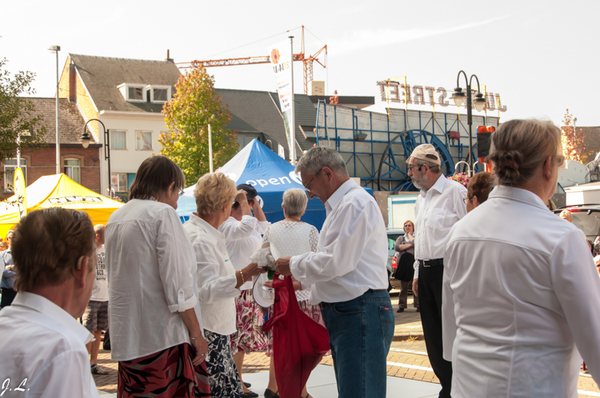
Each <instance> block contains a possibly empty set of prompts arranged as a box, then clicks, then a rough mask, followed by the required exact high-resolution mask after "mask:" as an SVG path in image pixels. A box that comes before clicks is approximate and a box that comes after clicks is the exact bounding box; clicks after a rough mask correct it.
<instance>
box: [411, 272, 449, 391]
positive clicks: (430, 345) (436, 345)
mask: <svg viewBox="0 0 600 398" xmlns="http://www.w3.org/2000/svg"><path fill="white" fill-rule="evenodd" d="M443 277H444V267H443V266H441V265H438V266H435V267H424V266H423V265H419V291H418V293H419V306H420V308H421V324H422V325H423V335H424V336H425V345H426V346H427V355H428V356H429V362H430V363H431V367H432V368H433V372H434V373H435V375H436V376H437V378H438V379H440V383H441V385H442V390H441V391H440V395H439V396H440V397H444V398H446V397H448V398H449V397H450V389H451V387H452V362H448V361H446V360H445V359H444V358H443V357H442V355H443V350H442V281H443Z"/></svg>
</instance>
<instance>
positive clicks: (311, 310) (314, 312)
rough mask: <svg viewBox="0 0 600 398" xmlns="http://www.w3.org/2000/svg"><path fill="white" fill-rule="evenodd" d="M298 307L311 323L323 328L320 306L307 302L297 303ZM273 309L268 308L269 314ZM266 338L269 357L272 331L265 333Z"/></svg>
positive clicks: (271, 351)
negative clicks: (313, 322)
mask: <svg viewBox="0 0 600 398" xmlns="http://www.w3.org/2000/svg"><path fill="white" fill-rule="evenodd" d="M298 306H299V307H300V309H301V310H302V312H304V313H305V314H306V315H308V316H309V317H310V318H311V319H312V320H313V321H315V322H317V323H319V324H321V325H323V326H325V322H323V315H321V305H310V303H309V302H308V300H302V301H298ZM272 309H273V307H269V312H271V311H272ZM267 336H268V339H269V340H268V347H267V352H266V354H267V356H268V357H270V356H272V355H273V329H271V330H269V332H268V333H267Z"/></svg>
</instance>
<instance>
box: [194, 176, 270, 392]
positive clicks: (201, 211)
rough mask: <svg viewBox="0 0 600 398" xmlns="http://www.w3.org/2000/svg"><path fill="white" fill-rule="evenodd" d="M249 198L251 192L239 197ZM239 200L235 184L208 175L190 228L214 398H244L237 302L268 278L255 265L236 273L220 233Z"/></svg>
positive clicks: (202, 181) (198, 192) (202, 180)
mask: <svg viewBox="0 0 600 398" xmlns="http://www.w3.org/2000/svg"><path fill="white" fill-rule="evenodd" d="M237 195H238V196H240V198H245V195H246V194H245V192H244V191H240V192H238V193H237ZM234 197H236V188H235V184H234V182H233V181H232V180H231V179H229V178H228V177H226V176H225V175H224V174H222V173H210V174H205V175H204V176H203V177H201V178H200V179H199V180H198V184H196V189H195V190H194V198H195V199H196V208H197V212H195V213H192V215H191V216H190V220H189V221H188V222H186V223H185V224H184V226H183V227H184V229H185V231H186V232H187V234H188V236H189V238H190V241H191V242H192V245H193V247H194V252H195V254H196V263H197V265H198V298H199V299H200V307H201V313H202V324H203V326H204V337H205V338H206V341H207V342H208V355H207V358H206V368H207V370H208V376H209V383H210V391H211V393H212V396H213V397H219V398H221V397H223V398H224V397H230V398H239V397H240V396H242V394H243V390H242V383H241V381H240V378H239V376H238V372H237V368H236V366H235V363H234V362H233V357H232V355H231V342H230V338H229V336H230V335H231V334H232V333H234V332H235V331H236V326H235V315H236V309H235V297H237V296H238V295H239V294H240V291H239V289H240V287H241V286H242V285H243V284H244V282H245V281H246V280H250V279H251V278H252V277H253V276H254V275H258V274H259V273H261V272H263V269H261V268H258V267H257V265H256V264H255V263H252V264H249V265H247V266H245V267H244V268H242V269H240V270H238V271H236V270H235V269H234V268H233V265H232V264H231V261H230V259H229V255H228V254H227V246H226V244H225V237H224V235H223V233H221V232H219V230H218V228H219V226H221V224H222V223H223V222H224V221H225V220H226V219H227V218H228V217H229V214H230V212H231V205H232V203H233V200H234Z"/></svg>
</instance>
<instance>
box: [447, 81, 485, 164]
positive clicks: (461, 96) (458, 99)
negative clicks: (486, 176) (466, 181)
mask: <svg viewBox="0 0 600 398" xmlns="http://www.w3.org/2000/svg"><path fill="white" fill-rule="evenodd" d="M461 73H462V74H463V75H464V77H465V81H466V82H467V93H466V94H465V93H464V92H463V91H462V88H460V83H459V80H460V74H461ZM473 78H475V80H477V94H476V95H475V99H473V98H472V93H471V80H473ZM450 98H452V99H453V100H454V103H455V104H456V106H457V107H460V106H461V105H462V103H463V101H464V100H465V98H466V99H467V124H468V125H469V157H468V164H469V172H470V173H471V172H472V171H473V165H474V163H473V110H472V109H471V108H472V105H475V109H477V112H481V111H482V110H483V108H484V107H485V98H483V94H481V89H480V87H479V78H478V77H477V76H476V75H471V77H470V78H467V74H466V73H465V72H464V71H462V70H461V71H460V72H458V76H456V88H455V89H454V94H452V97H450Z"/></svg>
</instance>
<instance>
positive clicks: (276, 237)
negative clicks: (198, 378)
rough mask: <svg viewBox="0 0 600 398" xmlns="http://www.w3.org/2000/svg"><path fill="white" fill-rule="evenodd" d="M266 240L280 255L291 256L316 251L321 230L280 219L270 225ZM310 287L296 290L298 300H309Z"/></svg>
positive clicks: (264, 238)
mask: <svg viewBox="0 0 600 398" xmlns="http://www.w3.org/2000/svg"><path fill="white" fill-rule="evenodd" d="M263 241H264V242H269V243H271V245H272V246H275V249H276V250H277V253H278V254H279V256H280V257H291V256H297V255H299V254H304V253H307V252H316V251H317V244H318V243H319V231H318V230H317V229H316V228H315V227H314V226H312V225H310V224H307V223H305V222H302V221H300V222H295V221H285V220H283V221H279V222H276V223H274V224H271V225H270V226H269V229H267V231H266V232H265V234H264V237H263ZM309 295H310V288H309V289H304V290H297V291H296V298H297V299H298V301H302V300H308V297H309Z"/></svg>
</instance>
